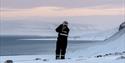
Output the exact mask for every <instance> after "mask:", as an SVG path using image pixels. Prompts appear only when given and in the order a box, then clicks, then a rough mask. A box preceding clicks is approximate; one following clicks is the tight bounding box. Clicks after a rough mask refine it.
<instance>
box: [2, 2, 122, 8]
mask: <svg viewBox="0 0 125 63" xmlns="http://www.w3.org/2000/svg"><path fill="white" fill-rule="evenodd" d="M0 2H1V7H4V8H17V9H20V8H21V9H22V8H34V7H48V6H55V7H57V6H59V7H66V8H76V7H77V8H78V7H93V6H98V5H109V4H110V5H113V6H122V5H123V4H124V0H0Z"/></svg>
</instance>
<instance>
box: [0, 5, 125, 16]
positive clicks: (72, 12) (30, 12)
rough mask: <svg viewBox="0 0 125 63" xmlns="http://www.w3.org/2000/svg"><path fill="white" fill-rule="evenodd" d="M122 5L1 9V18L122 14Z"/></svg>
mask: <svg viewBox="0 0 125 63" xmlns="http://www.w3.org/2000/svg"><path fill="white" fill-rule="evenodd" d="M124 11H125V10H124V8H122V7H117V8H113V7H111V8H110V7H108V8H105V7H104V8H100V7H95V8H93V7H92V8H64V7H35V8H30V9H5V8H3V9H1V17H2V18H21V17H37V16H41V17H59V16H60V17H65V16H97V15H100V16H103V15H124Z"/></svg>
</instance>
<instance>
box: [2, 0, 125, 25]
mask: <svg viewBox="0 0 125 63" xmlns="http://www.w3.org/2000/svg"><path fill="white" fill-rule="evenodd" d="M0 14H1V21H7V22H8V21H9V23H10V22H11V21H13V22H14V21H15V22H19V21H23V22H24V23H30V21H36V22H37V21H40V22H41V23H42V22H50V23H51V22H62V21H64V20H68V21H69V22H70V23H72V22H74V23H80V24H82V23H86V24H101V25H103V26H107V25H109V26H110V27H114V26H117V25H119V24H120V23H121V22H123V21H124V20H125V18H124V17H125V16H124V15H125V0H0ZM7 22H6V23H7ZM6 23H5V24H6ZM9 25H10V24H9ZM11 25H12V23H11Z"/></svg>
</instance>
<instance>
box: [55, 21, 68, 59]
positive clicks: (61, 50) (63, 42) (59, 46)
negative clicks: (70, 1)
mask: <svg viewBox="0 0 125 63" xmlns="http://www.w3.org/2000/svg"><path fill="white" fill-rule="evenodd" d="M56 32H57V33H58V38H57V43H56V59H65V54H66V48H67V38H68V34H69V28H68V22H67V21H64V22H63V23H62V24H60V25H59V26H58V27H57V28H56Z"/></svg>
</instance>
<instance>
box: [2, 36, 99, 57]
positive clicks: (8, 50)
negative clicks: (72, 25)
mask: <svg viewBox="0 0 125 63" xmlns="http://www.w3.org/2000/svg"><path fill="white" fill-rule="evenodd" d="M28 38H30V39H32V38H37V39H38V38H56V37H39V36H0V56H12V55H34V54H54V53H55V48H56V40H20V39H28ZM97 42H98V41H82V40H69V41H68V48H67V51H68V52H69V51H70V52H74V51H76V50H78V49H79V47H78V45H83V46H84V48H87V47H90V46H93V45H96V43H97ZM84 48H83V49H84Z"/></svg>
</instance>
